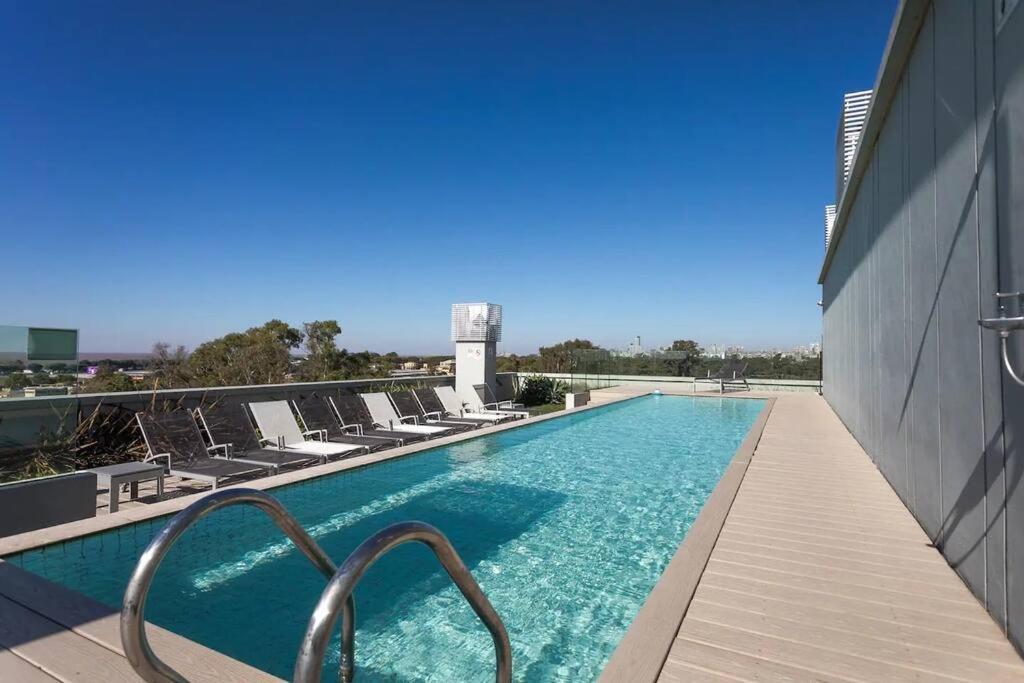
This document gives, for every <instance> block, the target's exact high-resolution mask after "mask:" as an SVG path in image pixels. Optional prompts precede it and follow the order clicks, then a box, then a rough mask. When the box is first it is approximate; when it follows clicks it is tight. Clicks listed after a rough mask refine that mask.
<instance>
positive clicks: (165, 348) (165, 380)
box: [149, 342, 192, 389]
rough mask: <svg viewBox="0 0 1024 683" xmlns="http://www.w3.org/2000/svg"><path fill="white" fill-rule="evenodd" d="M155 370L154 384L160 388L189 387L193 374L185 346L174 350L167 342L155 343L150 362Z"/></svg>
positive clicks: (150, 365)
mask: <svg viewBox="0 0 1024 683" xmlns="http://www.w3.org/2000/svg"><path fill="white" fill-rule="evenodd" d="M149 367H150V368H151V369H152V370H153V382H154V384H153V386H154V387H155V388H160V389H173V388H177V387H187V386H189V385H190V384H191V381H192V376H191V373H190V371H189V366H188V354H187V353H185V347H184V346H177V347H175V348H174V349H173V350H172V349H171V345H170V344H168V343H167V342H157V343H156V344H153V356H152V359H151V360H150V362H149Z"/></svg>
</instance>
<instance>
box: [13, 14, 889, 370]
mask: <svg viewBox="0 0 1024 683" xmlns="http://www.w3.org/2000/svg"><path fill="white" fill-rule="evenodd" d="M314 5H315V6H314ZM895 6H896V1H895V0H879V1H874V2H871V1H866V2H863V3H835V2H826V1H821V2H807V1H802V2H796V1H792V2H783V1H778V2H763V1H755V0H749V1H747V2H646V3H636V2H615V3H604V2H592V1H591V2H502V3H499V2H483V3H473V2H448V1H439V2H387V1H381V2H363V3H347V2H324V3H319V4H314V3H308V4H306V3H300V4H292V5H287V4H281V3H253V2H232V3H227V2H224V3H221V2H201V3H192V2H174V3H170V2H160V3H154V2H121V3H110V4H108V3H105V2H88V3H85V2H14V1H12V0H4V1H3V3H2V5H0V235H2V238H3V244H4V247H5V248H4V253H5V258H4V266H3V291H4V294H3V306H2V307H0V311H2V315H0V318H2V320H0V323H14V324H34V325H47V326H68V327H78V328H80V329H81V330H82V348H83V350H86V351H90V350H91V351H99V350H104V351H136V350H147V349H148V348H149V347H150V346H151V344H152V343H153V342H154V341H157V340H164V341H167V342H171V343H181V344H185V345H187V346H194V345H195V344H197V343H199V342H201V341H203V340H205V339H209V338H211V337H214V336H218V335H220V334H223V333H225V332H228V331H232V330H238V329H243V328H245V327H248V326H251V325H255V324H259V323H262V322H263V321H265V320H267V319H269V318H274V317H278V318H282V319H284V320H286V321H288V322H290V323H293V324H296V325H298V324H301V323H302V322H303V321H306V320H314V319H325V318H335V319H337V320H338V321H339V322H340V323H341V325H342V328H343V329H344V334H343V335H342V336H341V337H340V338H339V343H340V344H341V345H343V346H347V347H348V348H350V349H363V348H370V349H373V350H378V351H382V352H383V351H389V350H396V351H399V352H403V353H404V352H409V353H414V352H422V353H429V352H445V351H447V350H448V349H449V343H448V341H447V339H448V315H449V304H451V303H452V302H456V301H482V300H486V301H493V302H495V303H501V304H504V307H505V309H504V312H505V344H504V347H505V349H506V350H509V351H517V352H524V351H531V350H534V349H536V348H537V346H538V345H540V344H548V343H552V342H556V341H560V340H562V339H565V338H570V337H586V338H590V339H593V340H594V341H596V342H599V343H601V344H604V345H611V346H621V345H624V344H625V343H626V342H627V341H628V340H629V339H630V338H631V337H632V336H633V335H637V334H639V335H641V336H642V337H643V339H644V342H645V344H648V343H649V344H662V343H668V342H670V341H671V340H673V339H676V338H683V337H685V338H694V339H697V340H698V341H700V342H702V343H705V344H710V343H716V342H717V343H735V344H744V345H746V346H748V347H753V346H765V345H789V344H797V343H807V342H810V341H813V340H815V339H817V338H818V335H819V330H820V312H819V309H818V308H817V306H816V305H815V304H816V301H817V300H818V298H819V288H818V287H817V285H816V284H815V279H816V275H817V272H818V268H819V266H820V262H821V256H822V251H823V248H822V206H823V205H824V204H825V203H827V202H829V201H830V200H831V197H832V194H833V182H834V181H833V153H834V137H835V125H836V117H837V113H838V107H839V102H840V97H841V95H842V93H843V92H844V91H848V90H859V89H863V88H869V87H871V86H872V84H873V81H874V77H875V72H876V71H877V68H878V63H879V60H880V58H881V53H882V49H883V47H884V44H885V38H886V35H887V32H888V29H889V24H890V22H891V20H892V16H893V13H894V11H895Z"/></svg>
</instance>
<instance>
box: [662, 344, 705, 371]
mask: <svg viewBox="0 0 1024 683" xmlns="http://www.w3.org/2000/svg"><path fill="white" fill-rule="evenodd" d="M703 355H704V349H702V348H701V347H700V346H699V345H698V344H697V342H695V341H693V340H692V339H676V340H675V341H674V342H672V346H671V348H670V349H669V350H668V351H667V352H665V354H663V359H664V362H665V365H666V366H667V367H669V368H670V369H671V370H672V373H673V374H674V375H676V376H677V377H692V376H693V372H694V370H696V368H697V365H698V364H699V363H700V359H701V356H703Z"/></svg>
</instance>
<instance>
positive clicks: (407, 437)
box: [330, 390, 427, 445]
mask: <svg viewBox="0 0 1024 683" xmlns="http://www.w3.org/2000/svg"><path fill="white" fill-rule="evenodd" d="M330 402H331V407H332V408H334V412H335V413H336V414H337V415H338V420H340V421H341V426H342V428H344V429H350V428H354V429H355V430H356V434H359V435H360V436H373V437H378V438H388V439H398V440H399V441H400V442H401V445H408V444H411V443H416V442H417V441H423V440H424V439H426V438H427V435H426V434H410V433H409V432H396V431H395V430H393V429H380V428H378V427H377V426H376V425H374V423H373V417H372V416H371V415H370V411H369V410H368V409H367V408H366V404H365V403H363V399H361V398H359V397H358V396H356V395H355V394H350V393H347V392H345V391H344V390H341V391H339V392H338V395H337V396H332V397H331V399H330Z"/></svg>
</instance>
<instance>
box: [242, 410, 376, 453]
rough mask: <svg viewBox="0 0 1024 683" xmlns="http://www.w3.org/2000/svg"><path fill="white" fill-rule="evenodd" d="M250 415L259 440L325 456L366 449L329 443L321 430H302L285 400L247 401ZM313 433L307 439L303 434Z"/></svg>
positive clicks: (367, 450) (365, 450) (365, 449)
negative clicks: (254, 422)
mask: <svg viewBox="0 0 1024 683" xmlns="http://www.w3.org/2000/svg"><path fill="white" fill-rule="evenodd" d="M249 410H250V411H251V412H252V417H253V419H254V420H255V421H256V426H257V427H259V430H260V434H261V435H262V437H263V441H265V442H267V443H271V444H276V445H277V447H278V448H289V449H290V448H294V449H297V450H301V451H306V452H310V453H319V454H320V455H323V456H326V457H327V458H328V459H334V458H343V457H345V456H349V455H358V454H360V453H369V452H370V449H369V448H367V447H366V446H356V445H355V444H345V443H330V442H329V441H327V434H326V433H325V432H323V431H317V432H303V431H302V429H300V428H299V423H298V422H296V421H295V415H294V414H293V413H292V409H291V407H290V406H289V405H288V401H258V402H255V403H250V404H249ZM310 436H312V437H316V438H315V439H308V438H306V437H310Z"/></svg>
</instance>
